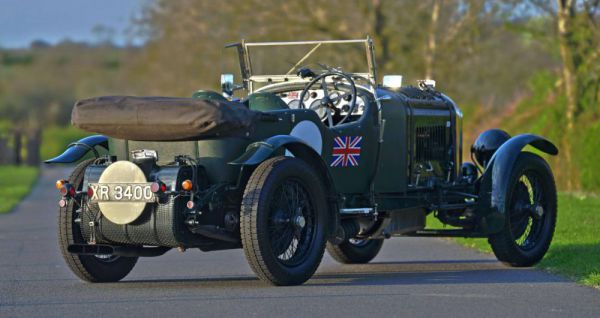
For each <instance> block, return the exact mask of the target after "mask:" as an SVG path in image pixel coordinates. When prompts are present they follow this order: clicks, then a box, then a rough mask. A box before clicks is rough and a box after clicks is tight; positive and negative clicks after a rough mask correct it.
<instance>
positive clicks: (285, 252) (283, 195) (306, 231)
mask: <svg viewBox="0 0 600 318" xmlns="http://www.w3.org/2000/svg"><path fill="white" fill-rule="evenodd" d="M273 199H274V200H273V202H272V204H271V208H270V210H269V212H270V218H269V239H270V241H271V249H272V250H273V253H274V254H275V255H277V259H278V260H279V261H280V262H281V263H282V264H285V265H287V266H294V265H297V264H298V263H300V262H302V261H303V259H304V258H305V256H306V252H307V251H308V250H309V248H310V246H311V243H312V241H313V234H314V232H315V222H314V208H313V207H312V205H311V203H310V198H309V194H308V191H307V190H306V188H305V187H304V186H303V185H302V184H301V183H300V182H299V181H298V180H295V179H287V180H285V181H284V182H283V183H282V184H281V185H280V186H279V187H278V188H277V190H276V191H275V195H274V196H273Z"/></svg>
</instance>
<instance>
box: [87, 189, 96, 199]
mask: <svg viewBox="0 0 600 318" xmlns="http://www.w3.org/2000/svg"><path fill="white" fill-rule="evenodd" d="M87 196H88V198H91V197H93V196H94V189H92V187H88V189H87Z"/></svg>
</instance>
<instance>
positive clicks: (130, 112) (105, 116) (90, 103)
mask: <svg viewBox="0 0 600 318" xmlns="http://www.w3.org/2000/svg"><path fill="white" fill-rule="evenodd" d="M258 115H259V113H257V112H254V111H251V110H249V109H248V108H247V107H246V106H245V105H244V104H242V103H238V102H229V101H214V100H199V99H190V98H176V97H133V96H103V97H96V98H90V99H84V100H81V101H78V102H77V103H76V104H75V107H74V108H73V112H72V114H71V123H72V124H73V125H74V126H75V127H77V128H80V129H83V130H86V131H90V132H94V133H99V134H103V135H106V136H109V137H113V138H118V139H129V140H140V141H175V140H193V139H199V138H202V137H208V136H232V135H237V134H241V133H244V132H247V131H248V130H249V129H250V128H251V127H252V126H253V123H254V121H255V119H256V118H257V116H258Z"/></svg>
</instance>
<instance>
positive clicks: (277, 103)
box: [248, 92, 289, 112]
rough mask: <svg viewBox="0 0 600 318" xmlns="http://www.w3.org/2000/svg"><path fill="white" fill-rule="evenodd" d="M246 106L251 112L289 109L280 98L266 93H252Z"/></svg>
mask: <svg viewBox="0 0 600 318" xmlns="http://www.w3.org/2000/svg"><path fill="white" fill-rule="evenodd" d="M248 106H249V108H250V109H251V110H256V111H261V112H268V111H271V110H282V109H289V107H288V105H287V104H286V103H285V102H284V101H283V100H282V99H281V98H279V97H277V96H276V95H275V94H273V93H267V92H260V93H254V94H252V95H250V96H248Z"/></svg>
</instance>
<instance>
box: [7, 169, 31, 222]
mask: <svg viewBox="0 0 600 318" xmlns="http://www.w3.org/2000/svg"><path fill="white" fill-rule="evenodd" d="M37 176H38V168H37V167H15V166H0V213H6V212H9V211H10V210H12V208H13V207H14V206H15V205H16V204H17V203H19V202H20V201H21V199H23V197H24V196H25V195H27V193H29V190H31V187H32V186H33V184H34V183H35V181H36V179H37Z"/></svg>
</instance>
